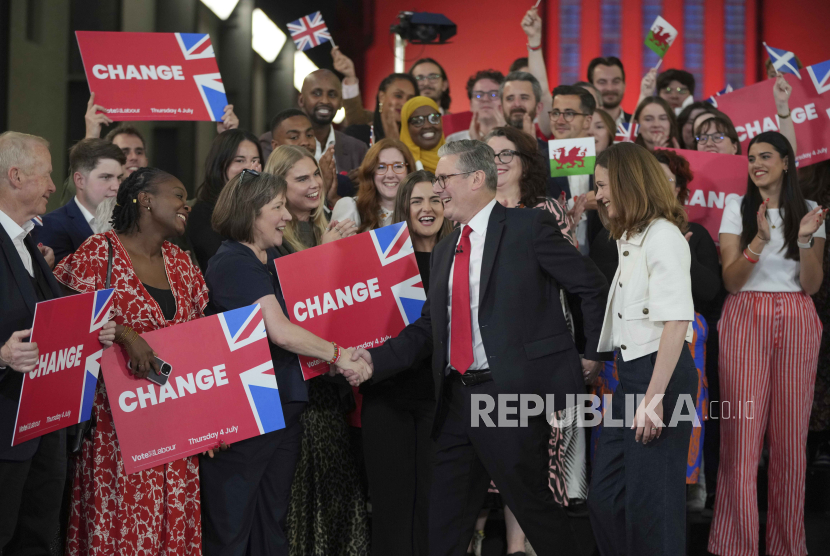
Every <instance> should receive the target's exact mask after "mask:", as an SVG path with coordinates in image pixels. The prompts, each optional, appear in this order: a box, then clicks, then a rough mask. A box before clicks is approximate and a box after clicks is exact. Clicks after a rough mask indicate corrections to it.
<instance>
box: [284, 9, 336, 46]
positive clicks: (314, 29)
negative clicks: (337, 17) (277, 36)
mask: <svg viewBox="0 0 830 556" xmlns="http://www.w3.org/2000/svg"><path fill="white" fill-rule="evenodd" d="M288 32H289V33H290V34H291V38H292V39H293V40H294V44H295V45H297V50H308V49H309V48H314V47H315V46H320V45H321V44H323V43H324V42H328V41H330V40H331V33H329V29H328V27H326V22H325V21H323V15H322V14H321V13H320V12H314V13H313V14H309V15H306V16H303V17H301V18H300V19H298V20H297V21H292V22H291V23H289V24H288Z"/></svg>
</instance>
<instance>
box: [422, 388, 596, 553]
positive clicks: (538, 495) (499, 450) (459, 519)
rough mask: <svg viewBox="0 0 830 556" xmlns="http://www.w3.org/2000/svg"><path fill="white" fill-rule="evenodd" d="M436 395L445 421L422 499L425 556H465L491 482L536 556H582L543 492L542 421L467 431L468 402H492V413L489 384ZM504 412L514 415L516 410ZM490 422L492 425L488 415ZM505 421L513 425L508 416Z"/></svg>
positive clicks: (546, 431) (545, 432)
mask: <svg viewBox="0 0 830 556" xmlns="http://www.w3.org/2000/svg"><path fill="white" fill-rule="evenodd" d="M444 392H445V394H446V396H447V398H445V400H444V403H446V404H447V408H446V409H447V417H446V420H445V421H444V423H443V426H442V427H441V431H440V433H439V435H438V438H437V439H436V440H435V467H434V470H433V482H432V490H431V494H430V506H429V554H430V556H461V555H463V554H465V553H466V550H467V545H468V544H469V542H470V539H471V538H472V536H473V529H474V527H475V521H476V517H477V516H478V513H479V511H480V510H481V506H482V504H483V503H484V498H485V496H486V495H487V487H488V485H489V482H490V479H491V478H492V479H493V481H494V482H495V484H496V487H498V489H499V492H500V493H501V496H502V499H503V500H504V503H505V505H506V506H508V507H509V508H510V509H511V510H512V511H513V513H514V515H515V516H516V519H517V520H518V522H519V525H521V527H522V530H523V531H524V533H525V535H527V538H528V540H529V541H530V544H531V545H533V548H534V549H535V550H536V553H537V554H539V556H549V555H550V556H552V555H554V554H556V555H561V554H567V555H569V556H571V555H573V556H578V555H580V554H583V553H584V551H585V550H587V548H588V544H589V541H587V540H585V541H583V543H582V544H584V546H580V542H579V540H578V539H577V536H576V534H575V533H574V530H573V527H572V525H571V523H570V520H569V518H568V516H567V514H566V513H565V511H564V510H563V509H562V508H561V507H559V506H558V505H556V503H555V502H554V500H553V493H552V492H551V490H550V487H549V486H548V438H549V437H550V425H548V423H547V422H546V421H545V419H544V416H543V415H539V416H538V417H531V418H529V419H528V426H527V427H516V428H510V427H492V428H491V427H486V426H484V424H483V423H479V426H478V427H472V426H471V420H472V419H471V415H472V413H471V396H472V395H473V394H486V395H490V396H493V399H494V400H495V401H496V407H498V390H497V388H496V385H495V384H494V383H493V382H485V383H483V384H478V385H476V386H464V385H462V384H461V383H459V382H457V381H454V380H449V381H448V382H447V383H446V384H445V386H444ZM509 405H510V406H511V407H513V408H516V407H517V406H518V403H516V402H514V403H512V404H509ZM476 407H478V406H476ZM481 407H483V404H481ZM490 416H491V418H492V419H493V422H494V423H496V424H498V420H497V415H496V412H495V411H494V412H493V413H491V414H490ZM508 419H511V420H517V419H518V418H517V415H515V414H514V415H512V416H508Z"/></svg>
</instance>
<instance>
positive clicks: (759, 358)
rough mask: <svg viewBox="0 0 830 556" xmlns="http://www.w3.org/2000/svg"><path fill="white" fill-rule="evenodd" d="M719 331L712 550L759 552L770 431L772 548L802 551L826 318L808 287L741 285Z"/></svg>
mask: <svg viewBox="0 0 830 556" xmlns="http://www.w3.org/2000/svg"><path fill="white" fill-rule="evenodd" d="M718 331H719V332H720V354H719V357H718V365H719V374H720V392H721V411H720V414H721V423H720V431H721V440H720V469H719V472H718V489H717V495H716V499H715V515H714V520H713V521H712V529H711V533H710V535H709V551H710V552H712V553H714V554H719V555H721V556H757V555H758V495H757V491H756V486H757V475H758V460H759V458H760V457H761V451H762V450H763V447H764V435H765V434H766V436H767V443H768V446H769V496H768V500H769V504H768V511H767V532H766V550H767V554H770V555H774V556H803V555H805V554H807V546H806V539H805V536H804V480H805V475H806V467H807V461H806V446H807V427H808V423H809V419H810V409H811V406H812V401H813V388H814V386H815V381H816V366H817V364H818V350H819V343H820V340H821V321H820V320H819V318H818V315H817V314H816V309H815V306H814V305H813V300H812V299H810V297H809V296H807V295H805V294H803V293H767V292H740V293H738V294H735V295H730V296H729V297H728V298H727V300H726V303H725V304H724V307H723V315H722V316H721V319H720V322H719V323H718ZM727 402H729V406H727V407H724V405H725V404H726V403H727ZM747 402H750V403H747ZM739 407H740V411H741V413H740V416H738V411H739ZM747 409H749V413H747ZM724 413H726V414H727V415H728V417H729V418H727V417H726V415H724Z"/></svg>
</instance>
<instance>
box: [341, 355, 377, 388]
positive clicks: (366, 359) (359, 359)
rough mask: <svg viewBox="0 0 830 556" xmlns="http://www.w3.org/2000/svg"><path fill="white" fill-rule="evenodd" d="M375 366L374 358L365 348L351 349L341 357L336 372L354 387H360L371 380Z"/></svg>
mask: <svg viewBox="0 0 830 556" xmlns="http://www.w3.org/2000/svg"><path fill="white" fill-rule="evenodd" d="M373 370H374V366H373V365H372V356H371V355H370V354H369V352H368V351H366V350H365V349H363V348H349V349H347V350H345V351H344V353H343V355H341V356H340V360H339V361H338V362H337V364H336V372H338V373H340V374H342V375H343V376H344V377H345V378H346V380H347V381H348V382H349V384H350V385H352V386H355V387H357V386H360V385H361V384H363V383H364V382H366V381H367V380H369V379H370V378H372V372H373Z"/></svg>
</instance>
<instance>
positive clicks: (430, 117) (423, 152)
mask: <svg viewBox="0 0 830 556" xmlns="http://www.w3.org/2000/svg"><path fill="white" fill-rule="evenodd" d="M401 141H403V143H404V144H405V145H406V146H407V147H409V150H410V151H411V152H412V156H413V157H414V158H415V162H416V164H417V163H418V162H420V163H421V165H423V167H424V169H425V170H429V171H430V172H433V173H434V172H435V167H436V166H437V165H438V158H439V157H438V149H439V148H441V145H443V144H444V128H443V127H442V125H441V111H440V110H439V109H438V105H437V104H435V101H434V100H432V99H431V98H427V97H413V98H411V99H409V100H408V101H406V104H404V105H403V108H402V109H401Z"/></svg>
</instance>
